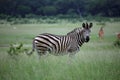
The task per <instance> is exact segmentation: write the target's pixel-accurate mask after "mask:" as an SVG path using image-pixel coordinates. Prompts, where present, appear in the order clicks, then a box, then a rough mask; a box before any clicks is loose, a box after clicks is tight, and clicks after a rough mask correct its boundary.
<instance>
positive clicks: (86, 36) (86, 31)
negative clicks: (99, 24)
mask: <svg viewBox="0 0 120 80" xmlns="http://www.w3.org/2000/svg"><path fill="white" fill-rule="evenodd" d="M92 26H93V24H92V23H90V24H88V23H83V24H82V27H83V29H82V31H81V33H82V35H83V38H84V40H85V42H88V41H89V40H90V32H91V30H90V29H91V27H92Z"/></svg>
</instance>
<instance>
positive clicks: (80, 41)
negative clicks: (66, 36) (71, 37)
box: [77, 35, 85, 46]
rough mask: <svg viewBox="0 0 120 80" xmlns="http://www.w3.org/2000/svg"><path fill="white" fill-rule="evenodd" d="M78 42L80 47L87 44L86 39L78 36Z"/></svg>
mask: <svg viewBox="0 0 120 80" xmlns="http://www.w3.org/2000/svg"><path fill="white" fill-rule="evenodd" d="M77 41H78V45H79V46H82V44H83V43H84V42H85V39H84V37H83V36H82V35H78V39H77Z"/></svg>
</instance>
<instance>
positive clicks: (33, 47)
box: [26, 40, 35, 55]
mask: <svg viewBox="0 0 120 80" xmlns="http://www.w3.org/2000/svg"><path fill="white" fill-rule="evenodd" d="M34 41H35V40H33V43H32V45H33V46H32V51H30V52H28V51H26V54H27V55H31V54H32V53H33V52H34V51H35V43H34Z"/></svg>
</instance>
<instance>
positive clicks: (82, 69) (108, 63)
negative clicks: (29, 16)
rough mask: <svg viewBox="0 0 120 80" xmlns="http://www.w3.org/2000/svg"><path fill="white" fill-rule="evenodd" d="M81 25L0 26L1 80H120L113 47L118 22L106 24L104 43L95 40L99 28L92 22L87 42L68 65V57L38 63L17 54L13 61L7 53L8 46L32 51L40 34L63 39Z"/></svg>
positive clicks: (117, 54) (116, 50) (49, 57)
mask: <svg viewBox="0 0 120 80" xmlns="http://www.w3.org/2000/svg"><path fill="white" fill-rule="evenodd" d="M81 24H82V23H81V22H79V23H66V22H64V23H55V24H16V25H0V80H119V79H120V76H119V75H120V49H119V47H115V46H114V45H113V43H114V41H115V40H116V38H115V35H114V33H115V32H117V31H119V30H120V27H119V25H120V23H119V22H117V23H108V22H107V23H106V25H105V28H104V30H105V37H104V39H103V40H99V38H98V36H97V34H98V30H99V28H100V27H101V25H97V23H96V22H94V23H93V24H94V27H93V28H92V33H91V40H90V42H89V43H85V44H84V45H83V46H82V47H81V48H80V51H79V52H78V53H77V54H76V55H75V57H74V58H73V59H71V63H68V62H69V60H70V58H69V57H68V55H65V56H53V55H46V56H42V57H41V59H40V60H39V59H38V55H37V54H36V52H35V53H34V54H33V55H31V56H27V55H26V54H25V53H24V52H20V55H18V56H16V59H14V58H13V57H11V56H10V55H8V53H7V50H9V47H8V46H7V45H8V44H11V43H20V42H22V43H23V44H24V45H23V47H24V48H27V49H31V47H32V39H33V38H34V37H35V36H36V35H38V34H39V33H43V32H49V33H53V34H60V35H63V34H66V33H67V32H69V31H71V30H72V29H74V28H75V27H78V26H81ZM13 27H16V29H14V28H13Z"/></svg>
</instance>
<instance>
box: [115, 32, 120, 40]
mask: <svg viewBox="0 0 120 80" xmlns="http://www.w3.org/2000/svg"><path fill="white" fill-rule="evenodd" d="M116 37H117V39H119V40H120V32H118V33H116Z"/></svg>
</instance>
